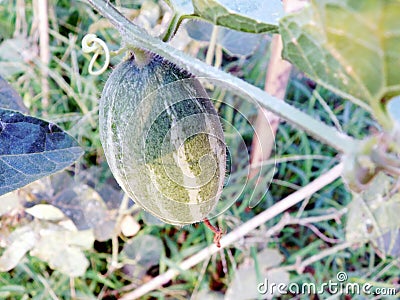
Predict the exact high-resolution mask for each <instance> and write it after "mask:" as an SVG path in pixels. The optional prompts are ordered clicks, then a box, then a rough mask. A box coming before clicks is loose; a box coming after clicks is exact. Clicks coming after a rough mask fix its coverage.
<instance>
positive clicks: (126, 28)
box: [88, 0, 357, 153]
mask: <svg viewBox="0 0 400 300" xmlns="http://www.w3.org/2000/svg"><path fill="white" fill-rule="evenodd" d="M88 2H89V3H90V4H91V5H92V6H93V7H94V8H95V9H97V10H98V11H99V12H100V13H101V14H102V15H103V16H104V17H106V18H107V19H108V20H109V21H110V22H111V23H112V24H113V25H114V26H115V27H116V28H117V29H118V30H119V31H120V34H121V36H122V38H123V39H124V42H126V43H127V44H129V45H131V46H133V47H137V48H141V49H147V50H149V51H152V52H155V53H157V54H159V55H160V56H162V57H164V58H165V59H167V60H169V61H171V62H173V63H175V64H176V65H178V66H181V67H182V68H184V69H186V70H187V71H189V72H190V73H192V74H194V75H196V76H198V77H204V78H206V79H212V82H213V83H214V84H216V85H219V86H223V87H226V88H228V89H230V90H232V91H234V92H235V93H237V94H238V95H240V96H242V97H244V98H245V99H248V100H249V101H252V102H254V103H255V104H256V105H261V106H262V107H264V108H266V109H268V110H269V111H271V112H273V113H275V114H276V115H278V116H279V117H280V118H283V119H285V120H286V121H288V122H291V123H292V124H295V125H296V127H298V128H300V129H303V130H305V131H306V132H308V133H309V134H311V135H312V136H313V137H315V138H317V139H319V140H320V141H322V142H324V143H326V144H328V145H330V146H332V147H333V148H335V149H337V150H338V151H341V152H345V153H348V152H352V151H353V150H354V148H355V147H357V143H356V142H355V140H354V139H353V138H351V137H350V136H347V135H345V134H343V133H340V132H338V131H337V130H336V129H335V128H333V127H331V126H328V125H326V124H325V123H322V122H321V121H318V120H316V119H314V118H312V117H311V116H309V115H307V114H306V113H304V112H302V111H300V110H298V109H296V108H295V107H293V106H291V105H289V104H287V103H286V102H285V101H281V100H279V99H277V98H275V97H272V96H271V95H269V94H267V93H266V92H264V91H262V90H261V89H259V88H257V87H255V86H254V85H252V84H250V83H247V82H246V81H244V80H241V79H239V78H237V77H235V76H232V75H230V74H228V73H225V72H224V71H221V70H218V69H217V68H215V67H212V66H209V65H207V64H206V63H204V62H202V61H200V60H198V59H195V58H193V57H191V56H190V55H188V54H186V53H184V52H182V51H179V50H177V49H175V48H174V47H172V46H171V45H168V44H166V43H163V42H162V41H161V40H159V39H157V38H155V37H152V36H150V35H149V34H148V33H147V32H146V31H145V30H144V29H142V28H140V27H139V26H137V25H135V24H133V23H132V22H130V21H129V20H128V19H126V18H125V17H124V16H123V15H122V14H121V13H120V12H119V11H118V10H117V9H116V8H115V7H114V6H113V5H112V4H111V3H110V1H105V0H88Z"/></svg>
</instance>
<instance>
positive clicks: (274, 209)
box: [120, 163, 343, 300]
mask: <svg viewBox="0 0 400 300" xmlns="http://www.w3.org/2000/svg"><path fill="white" fill-rule="evenodd" d="M342 169H343V164H342V163H340V164H338V165H337V166H335V167H333V168H332V169H330V170H329V171H328V172H326V173H325V174H323V175H321V176H320V177H318V178H317V179H315V180H314V181H312V182H311V183H309V184H307V185H306V186H305V187H303V188H301V189H300V190H298V191H296V192H294V193H292V194H290V195H289V196H287V197H286V198H284V199H282V200H281V201H279V202H277V203H276V204H274V205H273V206H271V207H270V208H268V209H267V210H265V211H263V212H262V213H260V214H258V215H256V216H255V217H253V218H252V219H250V220H249V221H247V222H246V223H244V224H242V225H241V226H239V227H238V228H236V229H235V230H233V231H232V232H230V233H228V234H227V235H226V236H224V237H222V239H221V241H220V245H221V248H222V249H223V248H226V247H228V246H229V245H231V244H232V243H234V242H236V241H237V240H239V239H240V238H243V237H244V236H245V235H246V234H248V233H249V232H251V231H252V230H254V229H255V228H257V227H258V226H260V225H262V224H264V223H265V222H267V221H268V220H271V219H272V218H274V217H276V216H277V215H279V214H281V213H283V212H284V211H286V210H287V209H288V208H290V207H292V206H293V205H296V204H297V203H299V202H301V201H303V200H304V199H305V198H307V197H310V196H312V195H313V194H314V193H316V192H317V191H319V190H320V189H322V188H323V187H325V186H327V185H328V184H330V183H332V182H333V181H334V180H336V179H337V178H338V177H340V174H341V173H342ZM221 248H218V247H217V246H216V245H215V244H212V245H210V246H208V247H206V248H204V249H203V250H201V251H199V252H197V253H196V254H194V255H193V256H191V257H189V258H187V259H185V260H184V261H183V262H182V263H180V264H179V266H177V268H176V269H175V268H173V269H172V268H171V269H169V270H168V271H167V272H165V273H163V274H161V275H159V276H157V277H155V278H154V279H152V280H151V281H149V282H147V283H145V284H143V285H141V286H140V287H138V288H137V289H136V290H134V291H132V292H129V293H127V294H125V295H124V296H123V297H121V298H120V299H121V300H132V299H137V298H139V297H141V296H143V295H145V294H147V293H149V292H151V291H152V290H154V289H156V288H158V287H160V286H162V285H163V284H165V283H167V282H168V281H170V280H171V279H172V278H174V277H175V276H177V275H179V273H180V272H181V271H184V270H188V269H190V268H191V267H193V266H195V265H197V264H198V263H200V262H202V261H203V260H206V259H207V258H209V257H210V256H211V255H213V254H215V253H217V252H218V251H221Z"/></svg>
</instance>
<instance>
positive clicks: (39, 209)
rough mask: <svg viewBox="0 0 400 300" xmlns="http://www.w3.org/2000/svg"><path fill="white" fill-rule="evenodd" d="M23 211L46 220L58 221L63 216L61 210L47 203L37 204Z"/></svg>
mask: <svg viewBox="0 0 400 300" xmlns="http://www.w3.org/2000/svg"><path fill="white" fill-rule="evenodd" d="M25 211H26V212H27V213H28V214H30V215H32V216H34V217H35V218H37V219H41V220H47V221H59V220H62V219H63V218H65V216H64V214H63V212H62V211H61V210H59V209H58V208H57V207H54V206H53V205H49V204H37V205H35V206H33V207H30V208H27V209H25Z"/></svg>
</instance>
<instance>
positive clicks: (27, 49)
mask: <svg viewBox="0 0 400 300" xmlns="http://www.w3.org/2000/svg"><path fill="white" fill-rule="evenodd" d="M34 56H35V51H32V45H31V43H30V42H29V41H28V40H27V39H25V38H22V37H18V38H13V39H8V40H5V41H3V42H2V43H1V44H0V75H1V76H4V77H6V78H7V77H10V76H12V75H15V74H18V73H21V72H24V71H26V61H29V60H30V59H32V58H33V57H34Z"/></svg>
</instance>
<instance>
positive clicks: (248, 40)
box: [185, 20, 262, 56]
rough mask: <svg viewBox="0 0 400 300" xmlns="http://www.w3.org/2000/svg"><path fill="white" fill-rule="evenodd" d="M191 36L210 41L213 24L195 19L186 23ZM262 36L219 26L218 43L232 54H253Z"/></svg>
mask: <svg viewBox="0 0 400 300" xmlns="http://www.w3.org/2000/svg"><path fill="white" fill-rule="evenodd" d="M185 27H186V30H187V32H188V34H189V36H190V37H191V38H193V39H195V40H198V41H206V42H209V41H210V39H211V34H212V31H213V25H212V24H210V23H208V22H202V21H198V20H193V21H190V22H188V23H186V24H185ZM261 39H262V36H261V35H259V34H251V33H247V32H240V31H236V30H231V29H228V28H223V27H219V28H218V37H217V44H219V45H221V47H222V48H224V49H225V50H226V51H227V52H228V53H229V54H230V55H232V56H248V55H251V54H253V52H254V51H255V50H256V49H257V47H258V45H259V44H260V42H261Z"/></svg>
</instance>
